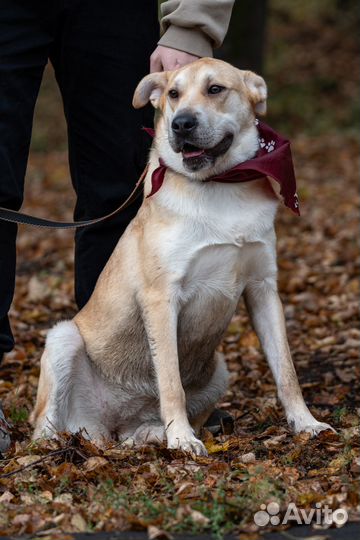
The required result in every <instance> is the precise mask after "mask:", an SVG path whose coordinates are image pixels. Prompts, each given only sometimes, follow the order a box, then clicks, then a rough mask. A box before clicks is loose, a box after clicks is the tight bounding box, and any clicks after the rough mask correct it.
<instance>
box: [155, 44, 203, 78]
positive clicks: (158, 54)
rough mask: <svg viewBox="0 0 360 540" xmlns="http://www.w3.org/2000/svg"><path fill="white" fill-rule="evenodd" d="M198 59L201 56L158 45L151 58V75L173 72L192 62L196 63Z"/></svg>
mask: <svg viewBox="0 0 360 540" xmlns="http://www.w3.org/2000/svg"><path fill="white" fill-rule="evenodd" d="M198 59H199V56H195V55H193V54H189V53H187V52H184V51H178V50H177V49H171V48H170V47H163V46H162V45H158V47H156V49H155V51H154V52H153V53H152V55H151V56H150V73H154V72H155V71H172V70H174V69H178V68H180V67H182V66H185V65H186V64H190V63H191V62H195V60H198Z"/></svg>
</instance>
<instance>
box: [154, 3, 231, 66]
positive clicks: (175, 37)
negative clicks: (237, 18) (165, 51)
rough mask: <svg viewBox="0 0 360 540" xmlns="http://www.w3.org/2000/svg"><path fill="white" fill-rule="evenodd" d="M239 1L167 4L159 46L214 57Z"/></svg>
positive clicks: (164, 9)
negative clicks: (235, 5) (213, 51)
mask: <svg viewBox="0 0 360 540" xmlns="http://www.w3.org/2000/svg"><path fill="white" fill-rule="evenodd" d="M234 1H235V0H167V2H163V3H162V4H161V7H160V9H161V16H162V18H161V30H162V32H163V35H162V37H161V39H160V41H159V45H163V46H164V47H171V48H172V49H178V50H180V51H185V52H188V53H190V54H194V55H196V56H212V54H213V53H212V49H213V48H216V47H220V45H221V44H222V42H223V40H224V37H225V35H226V32H227V29H228V26H229V22H230V16H231V10H232V7H233V4H234Z"/></svg>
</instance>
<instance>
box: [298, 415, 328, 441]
mask: <svg viewBox="0 0 360 540" xmlns="http://www.w3.org/2000/svg"><path fill="white" fill-rule="evenodd" d="M289 425H290V427H291V428H292V429H293V431H294V432H295V433H300V432H302V431H305V432H306V433H310V435H311V437H316V436H317V435H319V433H320V432H321V431H326V430H330V431H332V432H333V433H336V430H335V429H334V428H333V427H331V426H330V424H326V423H325V422H318V421H317V420H316V419H315V418H314V417H313V416H311V415H310V417H307V418H303V419H301V420H300V421H299V420H297V421H296V420H290V421H289Z"/></svg>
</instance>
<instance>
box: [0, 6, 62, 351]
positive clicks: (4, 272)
mask: <svg viewBox="0 0 360 540" xmlns="http://www.w3.org/2000/svg"><path fill="white" fill-rule="evenodd" d="M45 4H46V3H44V2H40V1H35V0H34V1H31V2H29V1H26V0H24V1H19V0H18V1H17V0H2V1H1V8H0V206H4V207H7V208H12V209H15V210H18V209H19V207H20V206H21V203H22V198H23V186H24V176H25V169H26V163H27V158H28V152H29V144H30V136H31V127H32V119H33V112H34V106H35V101H36V97H37V94H38V91H39V86H40V82H41V78H42V73H43V70H44V67H45V65H46V62H47V57H48V50H49V43H50V41H51V37H50V34H51V30H52V27H51V16H50V15H49V14H48V13H44V12H46V11H50V10H48V9H46V8H44V6H45ZM16 232H17V227H16V225H13V224H10V223H5V222H3V221H0V357H1V355H2V353H3V352H7V351H10V350H11V349H12V348H13V346H14V340H13V336H12V333H11V330H10V325H9V321H8V316H7V313H8V311H9V308H10V304H11V302H12V298H13V294H14V282H15V263H16V251H15V241H16Z"/></svg>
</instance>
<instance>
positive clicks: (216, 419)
mask: <svg viewBox="0 0 360 540" xmlns="http://www.w3.org/2000/svg"><path fill="white" fill-rule="evenodd" d="M204 428H206V429H207V430H209V431H210V432H211V433H212V434H213V435H231V433H232V432H233V431H234V418H233V417H232V416H231V414H229V413H228V412H226V411H222V410H221V409H214V410H213V412H212V413H211V415H210V416H209V418H208V419H207V421H206V423H205V424H204Z"/></svg>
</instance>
